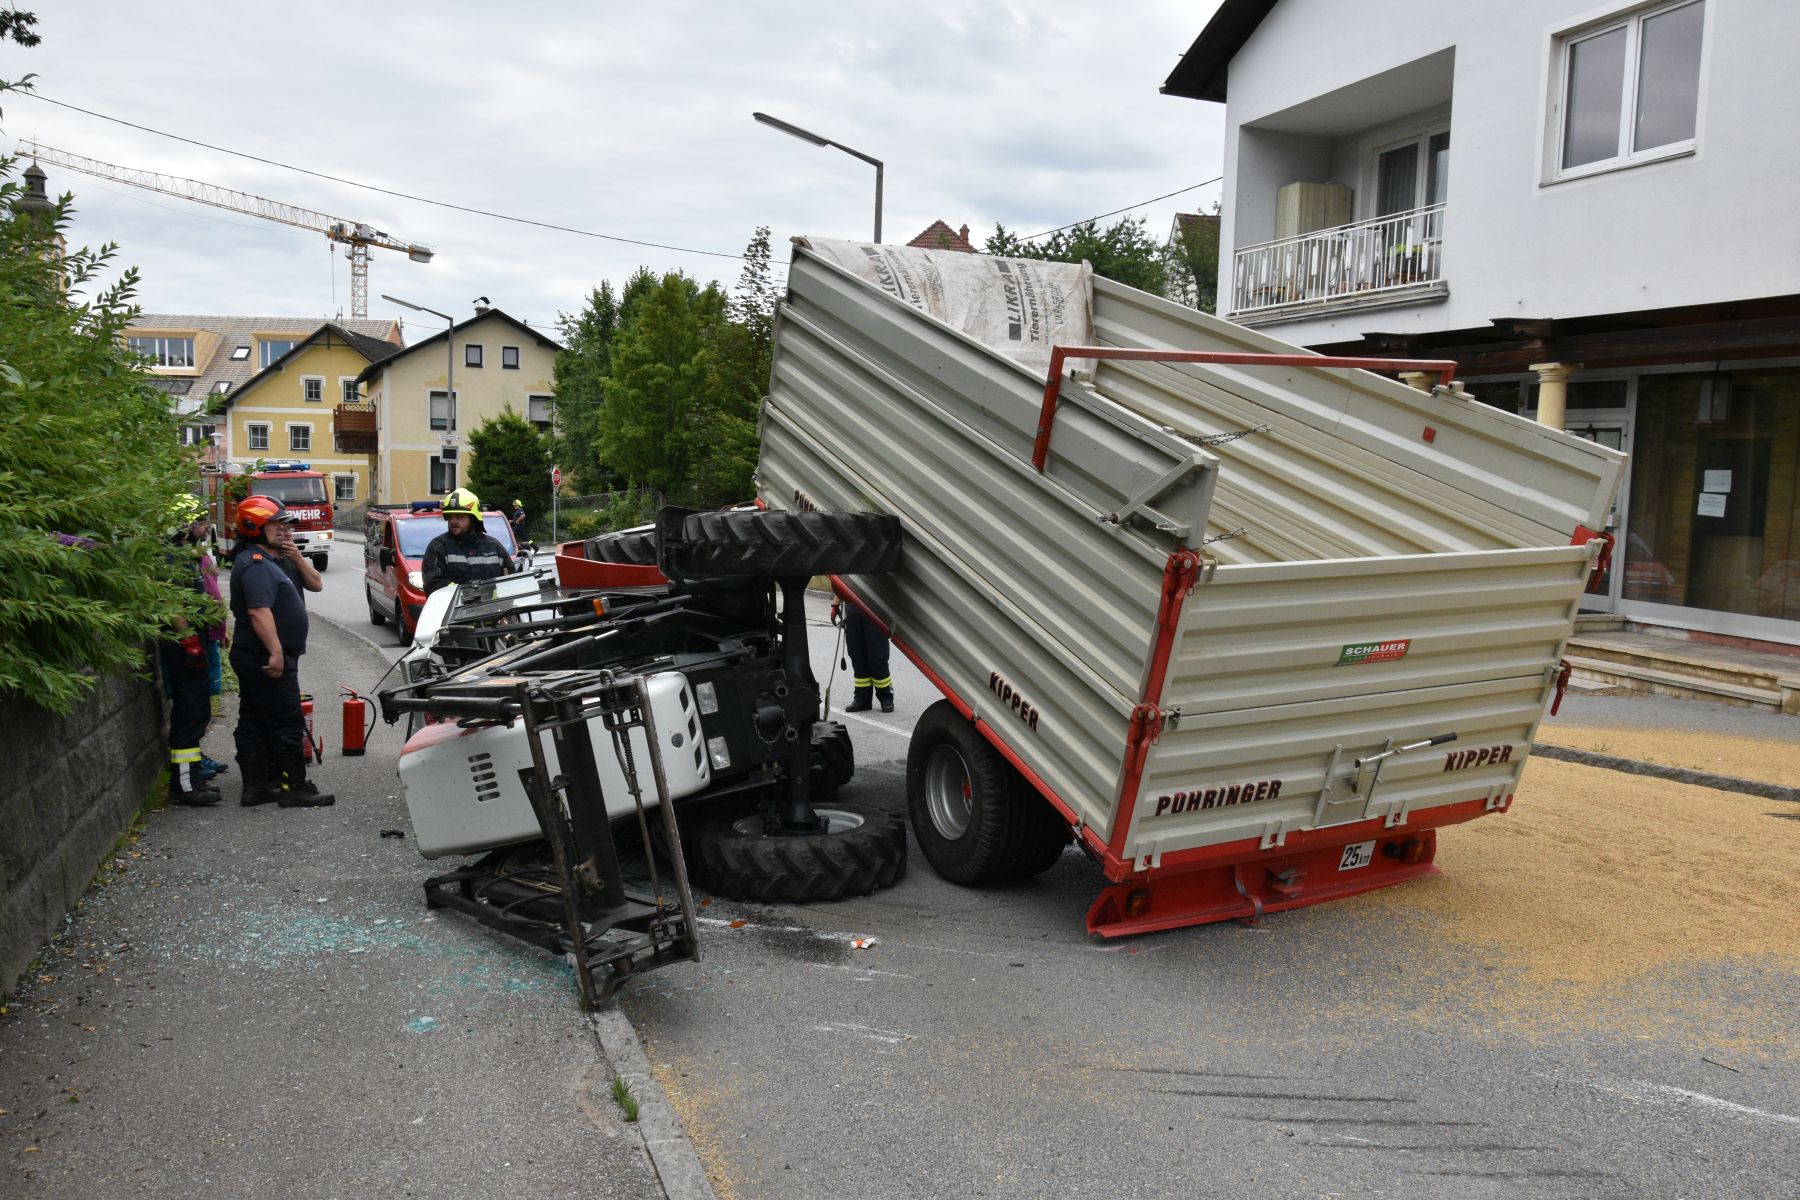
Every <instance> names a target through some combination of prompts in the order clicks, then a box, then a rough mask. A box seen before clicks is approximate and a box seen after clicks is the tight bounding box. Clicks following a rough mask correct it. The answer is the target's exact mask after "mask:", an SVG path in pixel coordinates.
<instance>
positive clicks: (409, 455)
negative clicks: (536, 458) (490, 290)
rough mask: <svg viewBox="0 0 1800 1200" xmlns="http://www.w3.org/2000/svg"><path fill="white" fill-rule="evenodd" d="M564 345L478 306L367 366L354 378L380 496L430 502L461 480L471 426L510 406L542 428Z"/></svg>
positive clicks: (550, 405) (551, 413)
mask: <svg viewBox="0 0 1800 1200" xmlns="http://www.w3.org/2000/svg"><path fill="white" fill-rule="evenodd" d="M561 349H562V347H561V346H559V345H558V344H557V343H555V342H553V341H551V340H550V339H549V338H548V337H546V336H545V335H544V334H542V333H540V332H538V331H537V330H535V329H533V328H532V327H531V326H529V325H527V324H525V323H524V322H522V321H517V320H514V319H513V318H512V317H509V316H507V315H506V314H505V313H503V312H501V311H500V310H499V309H497V308H477V309H476V310H475V315H474V316H473V317H471V318H470V319H469V320H467V321H463V322H460V323H459V324H457V325H456V326H455V328H454V329H447V330H445V331H444V332H443V333H439V334H437V335H435V336H433V337H428V338H425V339H424V340H422V341H420V342H417V343H415V344H413V345H411V346H408V347H407V348H406V349H404V350H402V351H400V352H399V353H398V354H395V355H394V356H393V357H391V358H387V359H384V360H382V361H381V362H377V363H370V364H369V366H368V367H366V368H365V369H364V370H363V372H362V374H361V375H360V376H358V383H359V384H360V385H361V387H362V390H363V394H364V395H365V396H367V397H368V400H369V402H370V403H371V404H372V405H373V406H374V408H375V412H376V414H377V423H378V425H379V428H380V431H381V432H380V458H381V465H380V472H379V480H378V483H377V492H378V494H377V497H376V498H377V499H379V500H380V501H381V502H382V503H388V504H404V503H407V502H410V501H413V500H430V499H434V498H438V497H441V496H443V495H444V494H445V493H446V492H449V491H452V490H454V489H455V488H456V487H458V486H459V485H461V484H463V483H465V482H466V481H467V479H468V438H469V431H470V430H472V429H474V428H476V427H477V426H479V425H480V424H481V423H482V422H483V421H485V420H488V419H489V418H491V417H497V416H499V415H500V412H501V410H502V409H504V408H506V407H507V406H508V405H510V406H511V407H512V409H513V411H514V412H516V413H518V414H519V415H520V416H522V417H524V418H525V419H526V420H528V421H531V422H532V423H533V424H535V425H537V426H538V428H540V429H544V430H548V429H549V428H550V425H551V421H552V419H553V416H554V411H555V404H556V395H555V390H554V388H555V363H556V355H557V353H558V352H559V351H561ZM452 375H454V385H452V382H451V378H450V377H451V376H452ZM452 388H453V390H452ZM484 499H488V498H487V497H484Z"/></svg>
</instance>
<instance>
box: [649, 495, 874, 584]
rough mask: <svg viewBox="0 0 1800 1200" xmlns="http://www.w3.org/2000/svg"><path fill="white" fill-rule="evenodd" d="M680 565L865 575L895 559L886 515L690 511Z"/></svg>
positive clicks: (708, 570) (700, 569)
mask: <svg viewBox="0 0 1800 1200" xmlns="http://www.w3.org/2000/svg"><path fill="white" fill-rule="evenodd" d="M681 536H682V540H683V541H685V542H686V543H687V544H686V545H685V546H684V547H683V548H682V556H681V558H680V559H679V562H680V565H681V566H683V567H685V568H686V569H687V570H690V571H693V572H694V573H696V574H702V575H867V574H872V573H874V572H877V571H891V570H893V569H894V567H895V566H896V565H897V564H898V563H899V561H900V518H899V517H891V516H888V515H887V514H886V513H866V512H782V511H780V510H778V509H755V508H734V509H727V510H725V511H723V512H697V513H690V514H689V515H688V517H687V518H686V520H685V521H684V522H683V523H682V527H681Z"/></svg>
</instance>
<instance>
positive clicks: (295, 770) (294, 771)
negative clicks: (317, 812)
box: [276, 754, 337, 808]
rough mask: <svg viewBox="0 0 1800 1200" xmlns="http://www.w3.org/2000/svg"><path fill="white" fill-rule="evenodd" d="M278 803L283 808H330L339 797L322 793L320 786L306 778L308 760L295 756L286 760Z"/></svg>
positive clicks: (329, 793)
mask: <svg viewBox="0 0 1800 1200" xmlns="http://www.w3.org/2000/svg"><path fill="white" fill-rule="evenodd" d="M276 803H277V804H279V805H281V807H283V808H330V807H331V806H332V805H333V804H336V803H337V796H336V795H335V794H333V793H331V792H321V791H320V790H319V786H318V784H316V783H314V782H312V780H310V779H308V778H307V777H306V759H305V758H304V757H302V756H301V755H298V754H295V755H292V756H290V757H289V758H288V759H287V760H286V768H285V769H284V770H283V771H282V780H281V792H280V795H279V798H278V799H277V800H276Z"/></svg>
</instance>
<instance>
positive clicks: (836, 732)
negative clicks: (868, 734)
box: [809, 721, 856, 800]
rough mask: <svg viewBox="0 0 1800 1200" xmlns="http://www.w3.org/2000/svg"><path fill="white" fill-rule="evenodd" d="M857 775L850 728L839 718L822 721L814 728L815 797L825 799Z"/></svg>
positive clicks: (813, 776)
mask: <svg viewBox="0 0 1800 1200" xmlns="http://www.w3.org/2000/svg"><path fill="white" fill-rule="evenodd" d="M855 774H856V748H855V747H854V746H852V745H851V744H850V731H849V730H848V729H846V728H844V726H843V724H842V723H841V722H838V721H820V722H819V723H818V724H817V725H814V726H813V729H812V779H811V782H810V784H809V787H810V790H811V792H812V796H813V798H814V799H815V800H823V799H825V798H826V797H828V796H830V795H831V793H833V792H835V791H837V790H838V789H839V788H841V787H843V786H844V785H845V784H846V783H849V782H850V779H851V777H852V776H854V775H855Z"/></svg>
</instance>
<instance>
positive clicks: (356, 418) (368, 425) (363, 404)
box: [331, 400, 380, 454]
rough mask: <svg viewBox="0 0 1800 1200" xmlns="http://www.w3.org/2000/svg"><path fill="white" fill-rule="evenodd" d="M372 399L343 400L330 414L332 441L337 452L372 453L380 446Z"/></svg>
mask: <svg viewBox="0 0 1800 1200" xmlns="http://www.w3.org/2000/svg"><path fill="white" fill-rule="evenodd" d="M376 422H377V418H376V415H375V405H374V403H373V402H372V401H367V400H365V401H345V402H344V403H342V404H340V405H338V406H337V411H335V412H334V413H332V415H331V435H332V441H333V443H334V444H335V446H336V449H337V452H338V453H339V454H374V453H375V452H376V451H377V449H379V447H380V433H379V431H378V427H377V424H376Z"/></svg>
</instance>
